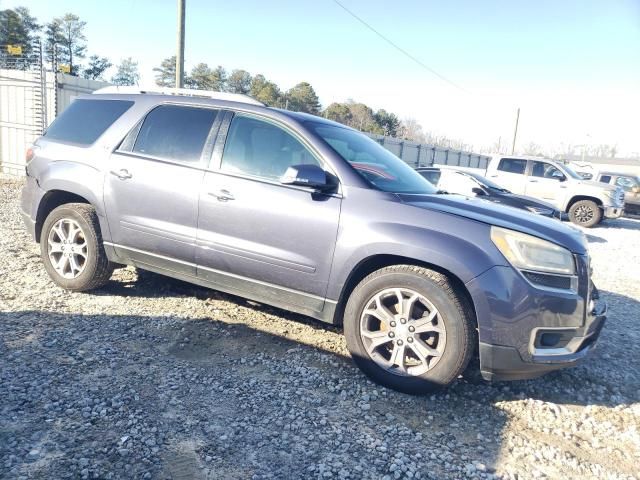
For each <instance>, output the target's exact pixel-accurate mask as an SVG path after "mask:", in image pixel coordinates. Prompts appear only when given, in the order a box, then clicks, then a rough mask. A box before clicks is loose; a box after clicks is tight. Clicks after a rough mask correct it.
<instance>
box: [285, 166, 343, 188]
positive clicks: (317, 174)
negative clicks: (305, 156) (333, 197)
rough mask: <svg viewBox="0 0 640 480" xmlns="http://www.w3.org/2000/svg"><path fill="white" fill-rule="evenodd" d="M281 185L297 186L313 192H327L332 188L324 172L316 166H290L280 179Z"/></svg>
mask: <svg viewBox="0 0 640 480" xmlns="http://www.w3.org/2000/svg"><path fill="white" fill-rule="evenodd" d="M280 183H282V184H283V185H298V186H301V187H309V188H313V189H315V190H329V189H331V188H333V187H334V185H332V184H330V183H329V181H328V179H327V172H325V171H324V170H323V169H322V168H320V167H319V166H318V165H311V164H307V165H292V166H290V167H289V168H287V171H286V172H284V175H282V177H280Z"/></svg>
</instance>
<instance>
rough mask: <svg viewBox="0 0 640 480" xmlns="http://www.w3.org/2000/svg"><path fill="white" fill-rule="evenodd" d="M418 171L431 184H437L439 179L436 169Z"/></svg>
mask: <svg viewBox="0 0 640 480" xmlns="http://www.w3.org/2000/svg"><path fill="white" fill-rule="evenodd" d="M418 173H419V174H420V175H422V176H423V177H424V178H426V179H427V180H429V181H430V182H431V183H432V184H433V185H436V186H437V185H438V180H440V172H439V171H438V170H422V171H421V172H418Z"/></svg>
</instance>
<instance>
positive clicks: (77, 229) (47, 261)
mask: <svg viewBox="0 0 640 480" xmlns="http://www.w3.org/2000/svg"><path fill="white" fill-rule="evenodd" d="M40 253H41V256H42V261H43V262H44V267H45V269H46V270H47V273H48V274H49V276H50V277H51V279H52V280H53V281H54V282H55V283H56V284H58V285H59V286H61V287H62V288H64V289H66V290H73V291H84V290H92V289H94V288H99V287H101V286H103V285H104V284H106V283H107V282H108V281H109V278H110V277H111V274H112V273H113V269H114V265H113V264H111V263H110V262H109V260H108V259H107V254H106V253H105V251H104V246H103V245H102V236H101V234H100V224H99V223H98V216H97V214H96V211H95V209H94V208H93V207H92V206H91V205H87V204H84V203H68V204H65V205H61V206H60V207H58V208H56V209H54V210H53V211H52V212H51V213H50V214H49V216H48V217H47V219H46V220H45V222H44V225H43V227H42V235H41V236H40Z"/></svg>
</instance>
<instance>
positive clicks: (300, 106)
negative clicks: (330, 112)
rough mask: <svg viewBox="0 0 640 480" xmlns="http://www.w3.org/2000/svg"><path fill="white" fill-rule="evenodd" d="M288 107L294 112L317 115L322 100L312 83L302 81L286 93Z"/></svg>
mask: <svg viewBox="0 0 640 480" xmlns="http://www.w3.org/2000/svg"><path fill="white" fill-rule="evenodd" d="M285 99H286V100H285V101H286V104H287V108H288V109H289V110H293V111H294V112H305V113H311V114H312V115H317V114H319V113H320V100H319V99H318V95H316V92H315V90H314V89H313V87H312V86H311V84H309V83H307V82H301V83H299V84H297V85H296V86H294V87H292V88H290V89H289V90H288V91H287V93H286V94H285Z"/></svg>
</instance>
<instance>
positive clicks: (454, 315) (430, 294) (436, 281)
mask: <svg viewBox="0 0 640 480" xmlns="http://www.w3.org/2000/svg"><path fill="white" fill-rule="evenodd" d="M389 288H401V289H403V288H406V289H410V290H412V291H414V292H417V293H418V294H420V295H423V296H424V297H425V298H426V299H428V301H429V302H431V303H432V304H433V306H434V307H435V308H436V309H437V310H438V312H439V315H440V317H439V318H441V320H438V321H443V322H444V326H445V328H446V342H445V346H444V351H443V352H442V355H441V357H440V358H439V360H438V361H437V363H435V365H434V366H433V367H432V368H430V369H429V370H427V371H426V372H424V373H423V374H421V375H414V376H401V375H398V374H396V373H391V372H389V371H388V370H386V369H384V368H383V367H382V366H380V365H378V363H376V362H375V361H374V360H373V359H372V358H371V356H370V355H369V354H368V353H367V351H366V348H365V346H364V344H363V340H362V337H361V335H360V330H361V326H360V324H361V322H360V319H361V315H362V313H363V311H364V309H365V307H366V306H367V305H368V304H369V303H370V302H371V299H372V298H373V297H374V296H375V295H376V294H378V293H379V292H382V291H384V290H386V289H389ZM344 333H345V336H346V340H347V347H348V348H349V351H350V353H351V356H352V357H353V360H354V362H355V363H356V365H358V367H360V369H361V370H362V371H363V372H364V373H365V374H366V375H367V376H368V377H369V378H370V379H371V380H373V381H374V382H376V383H379V384H381V385H384V386H386V387H389V388H392V389H394V390H398V391H400V392H404V393H411V394H421V393H429V392H433V391H436V390H439V389H441V388H443V387H446V386H447V385H449V384H450V383H451V382H453V381H454V380H455V379H456V378H457V377H458V376H459V375H460V374H461V373H462V372H463V371H464V370H465V368H466V366H467V364H468V363H469V360H470V358H471V356H472V354H473V352H474V349H475V338H476V334H475V319H474V314H473V312H472V310H471V308H469V306H468V305H467V302H465V299H464V297H463V296H462V295H461V294H460V293H459V292H458V291H457V289H456V287H455V285H453V284H452V282H451V281H450V280H449V279H448V278H447V277H446V276H445V275H443V274H441V273H438V272H435V271H433V270H429V269H427V268H422V267H418V266H414V265H393V266H390V267H385V268H382V269H380V270H377V271H375V272H373V273H372V274H370V275H369V276H367V277H366V278H364V279H363V280H362V281H361V282H360V283H359V284H358V286H357V287H356V288H355V289H354V290H353V292H352V293H351V296H350V297H349V299H348V301H347V305H346V308H345V313H344Z"/></svg>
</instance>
